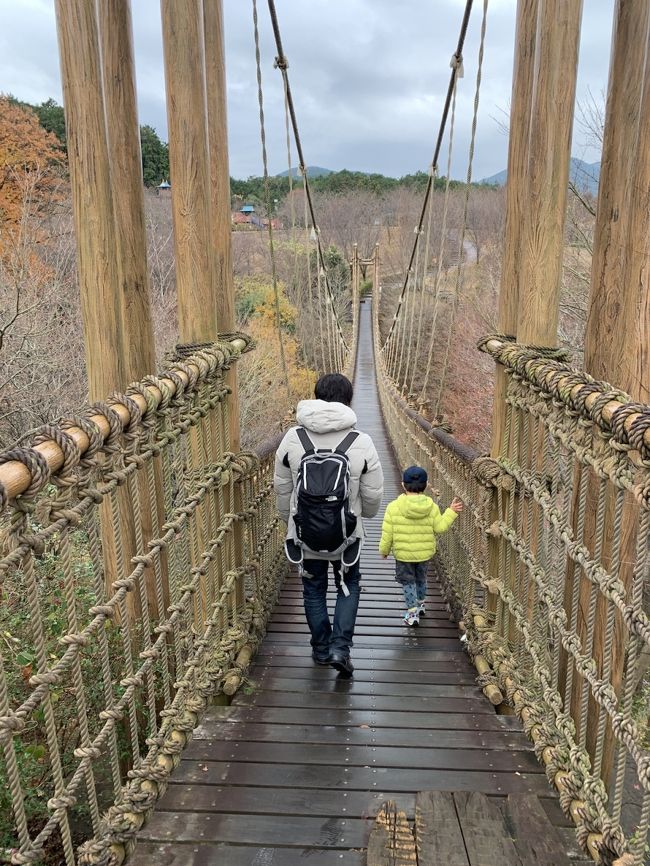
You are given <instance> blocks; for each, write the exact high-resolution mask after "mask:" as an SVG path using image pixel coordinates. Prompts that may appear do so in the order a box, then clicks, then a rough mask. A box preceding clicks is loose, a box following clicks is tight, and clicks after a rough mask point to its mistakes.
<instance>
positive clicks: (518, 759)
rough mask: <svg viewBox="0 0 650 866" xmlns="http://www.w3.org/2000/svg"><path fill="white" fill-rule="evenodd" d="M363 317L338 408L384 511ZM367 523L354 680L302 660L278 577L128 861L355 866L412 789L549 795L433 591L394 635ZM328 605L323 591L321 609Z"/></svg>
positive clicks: (383, 449)
mask: <svg viewBox="0 0 650 866" xmlns="http://www.w3.org/2000/svg"><path fill="white" fill-rule="evenodd" d="M369 315H370V311H369V308H368V306H367V305H362V317H363V323H362V329H361V336H360V350H359V359H358V365H357V376H356V382H355V388H356V393H357V397H356V398H355V403H354V408H355V410H356V411H357V414H358V417H359V427H360V428H361V429H363V430H367V431H368V432H370V433H371V435H372V436H373V439H374V441H375V444H376V446H377V450H378V453H379V456H380V460H381V462H382V465H383V466H384V470H385V475H386V493H385V498H384V501H385V502H388V501H389V500H390V499H392V498H394V497H395V496H396V495H397V492H398V483H399V475H398V472H397V469H396V467H395V464H394V458H393V455H392V451H391V448H390V445H389V442H388V439H387V436H386V433H385V431H384V429H383V424H382V421H381V416H380V411H379V405H378V399H377V393H376V384H375V380H374V369H373V359H372V347H371V341H370V334H369ZM382 511H383V509H382ZM380 520H381V514H380V515H379V516H378V517H377V518H375V519H374V520H372V521H367V528H368V541H367V544H366V547H365V548H364V551H363V555H362V560H361V570H362V582H361V586H362V594H361V602H360V608H359V618H358V621H357V622H358V628H357V631H356V634H355V641H354V648H353V650H352V658H353V661H354V664H355V667H356V671H355V674H356V675H355V677H354V678H353V679H352V680H351V681H346V680H341V679H340V678H338V677H337V675H336V672H335V671H334V670H332V669H331V668H326V667H318V666H315V665H314V664H313V663H312V661H311V656H310V646H309V639H308V638H309V636H308V629H307V626H306V623H305V620H304V614H303V605H302V591H301V584H300V581H299V580H298V579H297V577H295V576H294V577H290V578H288V579H287V581H286V583H285V586H284V588H283V591H282V594H281V598H280V599H279V603H278V605H277V608H276V610H275V611H274V614H273V616H272V619H271V624H270V628H269V633H268V635H267V637H266V638H265V640H264V643H263V645H262V647H261V649H260V652H259V654H258V656H257V659H256V660H255V663H254V665H253V666H252V668H251V671H250V674H249V682H248V683H247V684H246V685H245V686H244V688H243V689H242V690H241V691H240V693H239V694H238V695H237V696H236V698H235V700H234V701H233V703H232V705H231V706H229V707H217V706H215V707H212V708H210V710H209V711H208V712H207V714H206V716H205V717H204V719H203V721H202V724H201V725H200V727H199V728H198V729H197V730H196V731H195V735H194V738H193V740H192V742H191V743H190V745H189V746H188V748H187V749H186V751H185V752H184V754H183V759H182V761H181V764H180V766H179V767H178V768H177V770H176V771H175V773H174V774H173V776H172V778H171V780H170V784H169V786H168V789H167V792H166V794H165V795H164V797H163V798H162V800H161V802H160V804H159V805H158V808H157V809H156V811H155V812H154V814H153V816H152V817H151V819H150V821H149V822H148V823H147V824H146V825H145V826H144V827H143V829H142V830H141V831H140V834H139V843H138V846H137V847H136V851H135V854H134V855H133V858H132V860H131V863H132V864H135V866H145V864H147V866H148V864H163V863H165V864H169V866H204V864H206V866H207V864H208V863H209V864H212V863H227V864H228V866H262V864H263V866H297V864H298V863H306V862H309V863H310V864H311V866H333V864H334V863H336V864H338V866H361V864H365V862H366V855H365V850H364V849H365V848H366V846H367V841H368V836H369V832H370V828H371V824H372V821H371V820H370V819H374V817H375V816H376V814H377V812H378V810H379V808H380V807H381V805H382V803H385V802H386V801H387V800H392V801H394V802H395V804H396V807H397V808H398V809H399V810H401V811H403V812H404V813H405V815H406V816H407V818H408V820H410V821H411V822H412V821H413V819H414V815H415V796H416V794H417V792H420V791H457V792H467V794H471V793H476V792H479V793H482V794H485V795H488V797H489V799H490V802H494V803H497V804H498V803H501V802H503V803H504V804H505V802H506V800H505V798H506V797H507V796H508V795H511V794H512V795H517V796H519V795H523V794H534V795H536V796H538V797H543V798H551V797H553V794H552V791H551V790H550V788H549V786H548V784H547V781H546V777H545V775H544V773H543V771H542V768H541V767H540V766H539V764H538V763H537V762H536V760H535V759H534V755H533V752H532V748H531V745H530V743H529V741H528V740H527V739H526V737H525V736H524V734H523V733H522V732H521V727H520V724H519V722H518V720H517V719H515V718H513V717H511V716H499V715H497V714H496V713H495V712H494V709H493V708H492V707H491V706H490V704H489V703H488V702H487V700H486V699H485V698H484V697H483V695H482V693H481V691H480V689H479V688H478V687H477V685H476V672H475V670H474V669H473V667H472V666H471V665H470V663H469V661H468V659H467V656H466V654H465V652H464V650H463V646H462V644H461V643H460V640H459V636H458V633H457V630H456V628H455V626H454V624H453V623H452V622H450V620H449V615H448V611H447V606H446V604H445V602H444V599H443V597H442V594H441V590H440V588H439V587H438V586H436V585H435V584H434V583H433V581H432V582H431V585H430V588H429V589H430V592H429V597H428V600H427V601H428V611H429V615H428V616H426V617H425V618H423V620H422V626H421V627H420V628H419V629H407V628H406V627H405V626H403V625H402V624H401V622H400V618H401V614H402V610H403V608H402V594H401V588H400V587H399V585H398V584H397V583H396V582H395V580H394V578H393V563H392V560H388V561H386V560H382V559H381V557H380V556H379V554H378V552H377V542H378V538H379V533H380V525H381V524H380ZM334 600H335V594H334V592H330V593H329V603H330V608H333V604H334ZM498 798H502V801H501V800H498ZM494 808H496V809H501V808H502V807H501V806H500V805H495V806H494ZM548 811H549V814H555V813H554V812H553V808H551V809H549V810H548ZM558 814H559V813H558ZM501 866H505V864H501Z"/></svg>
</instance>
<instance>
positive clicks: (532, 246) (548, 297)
mask: <svg viewBox="0 0 650 866" xmlns="http://www.w3.org/2000/svg"><path fill="white" fill-rule="evenodd" d="M581 17H582V0H573V2H571V3H567V2H566V0H539V15H538V33H537V50H536V60H535V83H534V95H533V110H532V116H531V125H530V152H529V158H528V179H527V182H528V187H529V199H528V200H529V201H530V202H531V205H532V206H531V207H529V208H527V212H526V218H525V221H524V228H523V255H522V260H521V265H520V269H519V279H518V285H519V297H518V315H517V340H518V341H519V342H520V343H535V344H537V345H543V346H555V344H556V341H557V323H558V311H559V292H560V276H561V271H562V251H563V249H564V222H565V212H566V198H567V186H568V181H569V160H570V157H571V132H572V129H573V105H574V101H575V89H576V76H577V71H578V47H579V40H580V21H581Z"/></svg>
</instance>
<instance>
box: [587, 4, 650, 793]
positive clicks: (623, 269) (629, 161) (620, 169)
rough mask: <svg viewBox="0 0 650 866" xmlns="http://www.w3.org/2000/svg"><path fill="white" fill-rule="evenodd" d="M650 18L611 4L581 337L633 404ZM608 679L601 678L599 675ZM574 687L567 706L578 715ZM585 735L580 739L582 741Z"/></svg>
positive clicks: (628, 543)
mask: <svg viewBox="0 0 650 866" xmlns="http://www.w3.org/2000/svg"><path fill="white" fill-rule="evenodd" d="M649 28H650V8H649V7H648V4H647V2H645V0H618V2H617V5H616V9H615V15H614V33H613V41H612V56H611V62H610V77H609V86H608V95H607V109H606V117H605V128H604V137H603V158H602V163H601V174H600V184H599V192H598V208H597V215H596V232H595V237H594V255H593V264H592V279H591V294H590V305H589V315H588V322H587V333H586V336H585V369H586V370H587V372H588V373H591V374H592V375H593V376H595V377H596V378H598V379H604V380H606V381H609V382H611V383H612V384H613V385H615V386H616V387H617V388H621V389H622V390H623V391H626V392H627V393H629V394H630V395H631V396H632V398H633V399H635V400H639V401H642V402H646V403H647V402H649V401H650V276H649V273H648V261H649V260H650V138H649V137H650V68H649V65H648V64H649V63H650V30H649ZM598 488H599V484H598V481H597V479H596V478H595V477H593V476H591V477H590V478H589V481H588V488H587V497H588V499H587V508H586V514H587V520H586V524H585V544H586V545H587V547H588V548H589V549H590V550H592V551H593V550H594V549H595V547H596V545H597V543H598V540H597V539H596V527H595V516H594V515H595V514H596V511H597V505H598ZM613 498H614V494H613V490H609V491H608V496H607V499H606V510H605V521H604V531H603V539H602V543H601V548H602V551H603V552H602V559H603V564H604V565H605V567H611V549H612V540H613V524H614V504H613ZM637 519H638V506H637V505H636V503H635V502H634V501H633V499H632V497H628V498H627V499H626V502H625V505H624V515H623V520H622V540H621V550H620V567H619V569H618V577H619V578H620V579H621V580H622V582H623V583H624V585H625V586H629V583H630V580H631V576H632V567H633V562H634V555H635V550H634V548H635V538H634V532H635V526H636V524H637ZM594 591H595V590H593V589H592V587H591V584H590V582H589V581H588V580H587V579H586V578H584V577H582V578H581V585H580V602H579V608H578V620H577V621H578V630H579V633H580V635H581V637H582V638H583V640H588V635H587V631H588V629H587V624H586V620H587V611H588V609H589V603H590V599H591V598H592V592H594ZM608 608H609V604H608V603H606V602H605V600H604V599H602V598H601V599H599V601H598V604H597V607H596V619H595V626H594V634H593V656H594V658H595V659H596V662H597V665H598V668H599V672H603V668H604V667H605V666H607V667H608V668H609V672H610V677H611V682H612V685H613V686H614V688H615V689H616V690H617V692H618V691H619V689H620V686H621V682H622V676H623V669H624V664H625V649H626V642H627V636H626V635H627V632H626V629H625V627H624V625H623V623H622V622H621V619H620V617H619V616H618V615H616V617H615V618H614V623H613V628H614V637H613V642H612V645H611V650H606V648H605V642H606V631H607V628H608ZM605 675H606V672H605ZM578 688H579V684H576V685H575V687H574V694H573V704H574V706H578V704H579V699H580V694H579V691H578ZM598 728H599V712H598V707H597V705H596V704H595V702H593V701H591V702H590V706H589V716H588V722H587V730H586V742H587V747H588V748H589V750H590V752H591V753H592V754H593V752H594V750H595V749H596V743H597V737H598ZM580 733H581V734H583V735H584V734H585V732H580ZM612 738H613V734H612V731H611V728H610V726H609V724H608V725H607V728H606V730H605V741H604V744H603V746H602V749H601V751H602V755H603V758H602V766H601V768H600V771H601V775H602V777H603V779H604V780H605V782H606V783H607V781H608V780H609V776H610V770H611V753H612V748H611V744H612Z"/></svg>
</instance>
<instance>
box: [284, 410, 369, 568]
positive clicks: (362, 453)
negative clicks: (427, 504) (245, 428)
mask: <svg viewBox="0 0 650 866" xmlns="http://www.w3.org/2000/svg"><path fill="white" fill-rule="evenodd" d="M296 421H297V422H298V424H299V426H301V427H304V428H305V429H306V430H307V432H308V434H309V438H310V439H311V440H312V442H313V443H314V446H315V447H316V448H332V449H334V448H336V446H337V445H338V444H339V443H340V442H341V441H342V440H343V439H344V438H345V436H346V435H347V434H348V433H349V432H350V430H352V429H353V428H354V426H355V424H356V423H357V416H356V414H355V413H354V412H353V411H352V409H350V407H349V406H346V405H344V404H343V403H328V402H326V401H325V400H301V401H300V403H298V406H297V408H296ZM303 454H304V450H303V447H302V445H301V443H300V439H299V438H298V434H297V433H296V428H295V427H292V428H291V429H290V430H287V432H286V434H285V436H284V439H283V440H282V442H281V443H280V447H279V448H278V450H277V453H276V455H275V478H274V486H275V492H276V495H277V507H278V512H279V514H280V517H281V518H282V519H283V520H284V521H285V522H286V523H287V538H290V539H292V540H294V541H295V540H296V529H295V526H294V522H293V517H292V515H293V514H294V512H295V510H296V493H295V489H296V482H297V478H298V470H299V468H300V460H301V458H302V455H303ZM347 455H348V459H349V461H350V497H349V502H350V510H351V511H353V512H354V514H356V515H357V517H374V516H375V515H376V514H377V512H378V511H379V506H380V505H381V498H382V494H383V491H384V475H383V472H382V469H381V465H380V463H379V457H378V456H377V451H376V449H375V446H374V445H373V442H372V439H371V438H370V436H368V434H367V433H359V436H358V437H357V438H356V439H355V440H354V442H353V443H352V445H351V446H350V448H349V450H348V452H347ZM355 535H356V537H358V538H363V526H362V522H361V520H359V521H358V522H357V528H356V530H355ZM304 556H305V557H306V558H307V559H327V557H326V556H323V555H322V554H318V553H314V552H312V551H309V550H304Z"/></svg>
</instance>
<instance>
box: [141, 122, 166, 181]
mask: <svg viewBox="0 0 650 866" xmlns="http://www.w3.org/2000/svg"><path fill="white" fill-rule="evenodd" d="M140 145H141V147H142V178H143V180H144V184H145V186H158V184H160V183H162V181H163V180H169V148H168V146H167V144H166V143H165V142H164V141H161V139H160V137H159V136H158V133H157V132H156V130H155V129H154V128H153V127H152V126H141V127H140Z"/></svg>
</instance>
